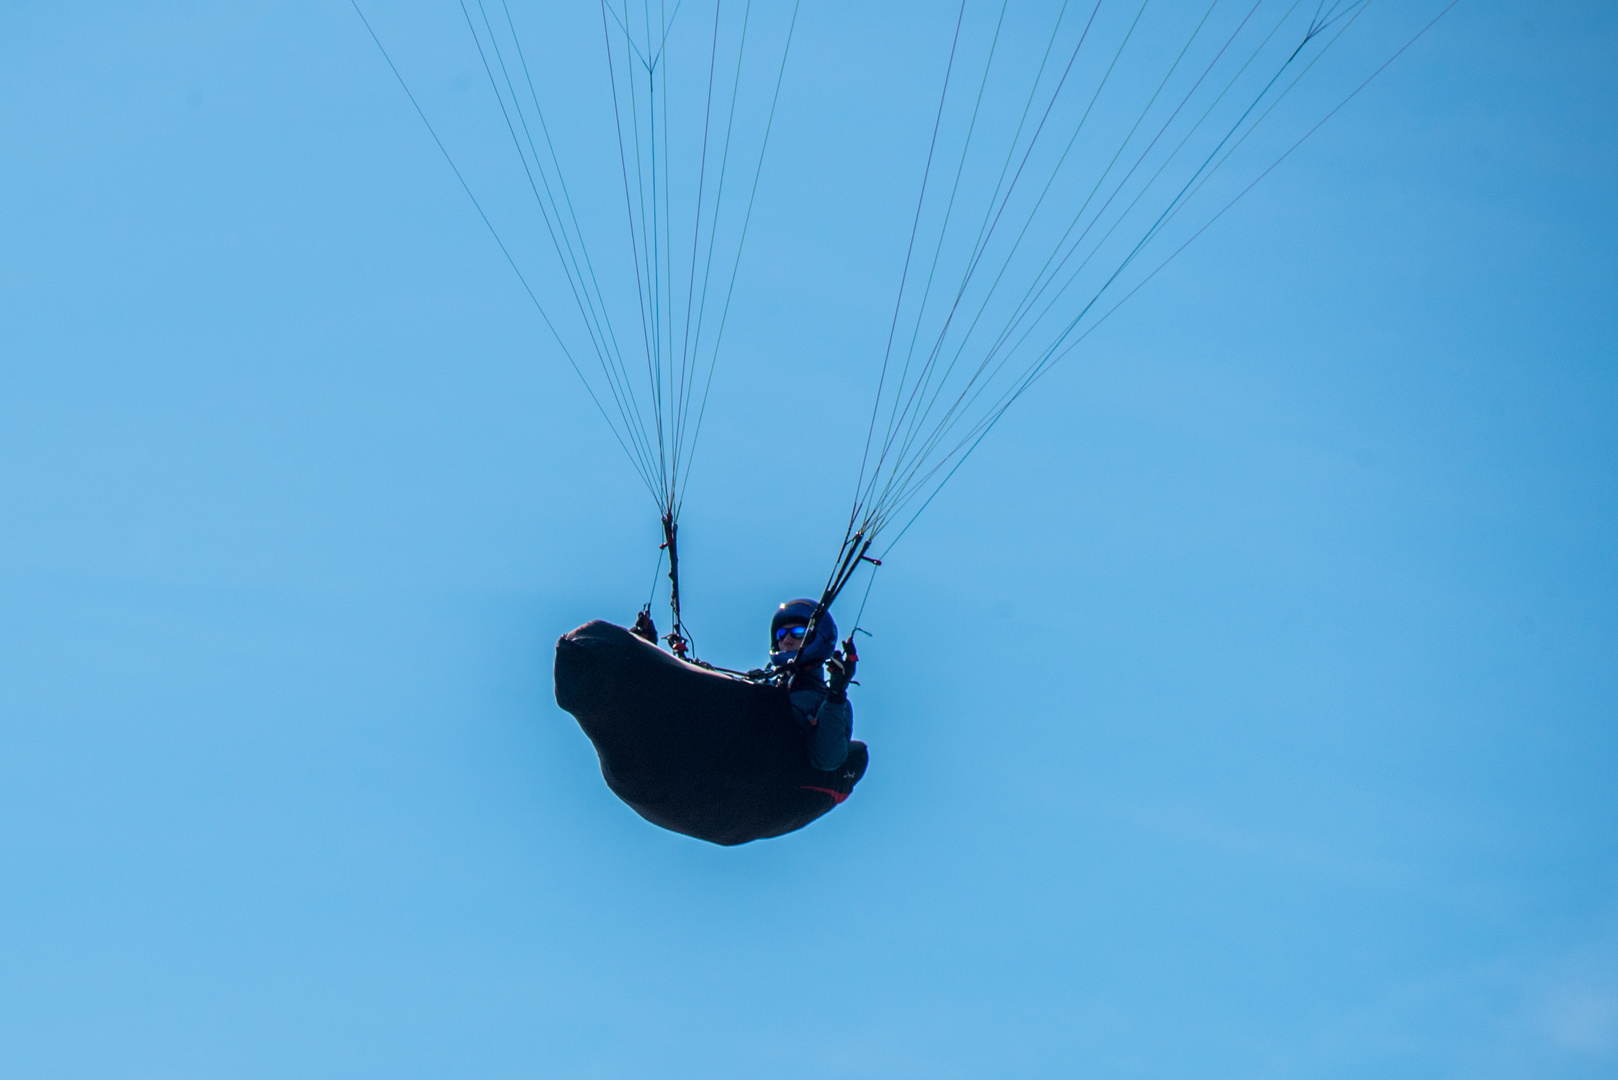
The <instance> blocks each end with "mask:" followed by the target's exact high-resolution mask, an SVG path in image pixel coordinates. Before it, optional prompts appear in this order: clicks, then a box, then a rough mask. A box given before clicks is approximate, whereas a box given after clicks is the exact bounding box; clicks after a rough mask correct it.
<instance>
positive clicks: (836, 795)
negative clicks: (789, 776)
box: [798, 784, 848, 803]
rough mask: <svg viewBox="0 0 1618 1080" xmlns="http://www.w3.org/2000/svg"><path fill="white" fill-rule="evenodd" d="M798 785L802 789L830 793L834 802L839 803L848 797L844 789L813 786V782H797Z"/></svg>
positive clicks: (824, 793)
mask: <svg viewBox="0 0 1618 1080" xmlns="http://www.w3.org/2000/svg"><path fill="white" fill-rule="evenodd" d="M798 787H799V788H800V789H802V790H803V791H818V792H820V793H821V794H823V795H830V796H831V797H832V801H833V802H834V803H841V802H842V801H843V800H844V799H846V798H848V792H846V791H833V790H832V789H831V788H824V787H815V786H814V785H813V784H799V785H798Z"/></svg>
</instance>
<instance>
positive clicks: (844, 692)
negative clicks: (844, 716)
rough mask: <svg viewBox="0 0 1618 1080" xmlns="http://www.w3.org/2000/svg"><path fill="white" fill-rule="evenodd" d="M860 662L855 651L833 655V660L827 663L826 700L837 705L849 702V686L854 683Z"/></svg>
mask: <svg viewBox="0 0 1618 1080" xmlns="http://www.w3.org/2000/svg"><path fill="white" fill-rule="evenodd" d="M858 661H859V657H858V656H857V655H855V653H854V650H852V649H850V650H848V653H847V655H844V654H843V653H832V655H831V659H830V660H827V661H826V674H827V676H828V677H827V679H826V700H827V701H830V702H833V703H835V704H839V705H840V704H842V703H843V702H845V701H847V700H848V684H849V683H851V682H853V681H854V668H855V667H856V665H857V663H858Z"/></svg>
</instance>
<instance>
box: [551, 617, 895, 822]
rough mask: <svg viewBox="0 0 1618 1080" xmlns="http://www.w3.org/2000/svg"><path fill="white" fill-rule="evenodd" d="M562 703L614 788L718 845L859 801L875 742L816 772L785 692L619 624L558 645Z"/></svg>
mask: <svg viewBox="0 0 1618 1080" xmlns="http://www.w3.org/2000/svg"><path fill="white" fill-rule="evenodd" d="M556 703H557V704H558V705H560V706H561V707H562V708H564V709H566V710H567V711H568V712H570V713H572V714H573V716H574V718H575V719H576V720H578V722H579V727H581V728H583V729H584V733H585V734H586V735H587V736H589V738H590V741H591V742H592V743H594V744H595V748H596V754H597V756H598V757H600V759H601V775H602V776H603V777H604V778H605V779H606V781H607V786H608V787H609V788H611V789H612V791H613V794H615V795H617V796H618V797H619V798H620V799H622V800H623V801H624V802H626V803H628V804H629V806H630V808H631V809H633V810H634V811H635V812H636V813H637V814H639V815H640V816H641V817H643V818H645V819H646V820H647V821H650V822H651V823H652V824H654V825H660V826H662V827H663V828H665V829H671V830H673V831H674V832H678V833H684V834H685V835H687V836H694V837H696V838H697V839H699V840H707V841H709V842H710V843H715V844H725V845H732V844H745V843H747V842H748V841H750V840H762V839H765V838H767V837H771V836H781V835H782V834H784V833H789V832H792V831H793V830H795V829H801V828H803V827H804V826H805V825H807V824H809V823H810V822H811V821H813V820H815V818H817V817H820V816H821V815H822V814H824V813H826V812H827V811H828V810H830V809H832V807H834V806H836V805H837V804H838V803H841V802H842V801H843V800H844V799H846V798H848V794H849V792H851V791H852V790H853V789H854V785H855V784H857V783H859V780H860V777H861V776H863V775H864V774H865V766H866V763H867V760H868V758H867V753H866V749H865V744H864V743H862V742H854V743H851V744H850V745H849V751H848V760H847V761H845V762H844V763H843V764H842V766H840V767H839V768H837V769H836V770H833V771H831V772H822V771H820V770H818V769H813V768H811V767H810V766H809V751H808V742H807V739H806V737H805V734H804V732H803V730H802V729H801V728H800V727H799V726H798V723H797V721H796V720H795V719H794V718H793V715H792V706H791V704H790V703H789V702H788V700H787V693H786V690H785V689H783V688H782V687H779V686H775V685H772V684H769V683H762V682H750V681H748V680H746V679H739V678H732V677H730V676H727V675H721V674H719V673H717V672H713V671H707V670H704V669H703V668H700V667H697V666H696V665H694V664H688V663H686V662H685V661H683V660H680V659H678V658H676V657H674V656H671V655H669V654H668V653H666V652H664V651H663V650H661V649H659V648H658V647H657V646H655V645H652V644H651V643H649V642H646V641H643V640H641V639H640V638H638V637H636V636H635V635H634V634H631V633H630V632H629V631H628V630H625V629H624V628H623V627H621V626H615V625H613V624H612V623H609V622H602V621H600V620H597V621H595V622H588V623H585V624H584V625H583V626H581V627H579V628H578V629H577V630H574V631H572V632H571V633H568V634H565V635H563V636H562V638H561V640H559V641H558V642H557V643H556Z"/></svg>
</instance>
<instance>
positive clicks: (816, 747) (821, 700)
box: [787, 665, 854, 772]
mask: <svg viewBox="0 0 1618 1080" xmlns="http://www.w3.org/2000/svg"><path fill="white" fill-rule="evenodd" d="M787 692H788V695H789V696H790V698H791V700H792V715H793V717H794V718H795V719H796V720H797V721H798V725H799V726H800V727H802V728H803V729H804V731H805V732H807V733H808V736H809V764H810V766H811V767H813V768H816V769H821V770H824V771H827V772H829V771H831V770H832V769H835V768H837V767H838V766H839V765H841V764H842V763H843V762H844V761H845V760H846V759H847V758H848V742H849V739H850V737H851V736H852V735H853V733H854V707H853V706H852V705H850V704H849V703H848V700H847V699H846V698H845V699H844V700H842V701H827V700H826V695H827V689H826V683H825V682H824V680H822V679H821V677H820V668H819V666H818V665H816V667H815V668H814V669H813V670H810V671H800V672H798V673H797V674H796V675H794V676H793V677H792V682H791V683H790V684H788V687H787Z"/></svg>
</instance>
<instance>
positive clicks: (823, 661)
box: [770, 599, 859, 772]
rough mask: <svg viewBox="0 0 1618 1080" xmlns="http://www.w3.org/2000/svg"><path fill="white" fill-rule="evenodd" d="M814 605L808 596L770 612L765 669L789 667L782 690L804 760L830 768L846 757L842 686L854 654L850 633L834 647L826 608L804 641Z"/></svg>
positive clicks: (847, 708) (849, 725)
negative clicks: (803, 742)
mask: <svg viewBox="0 0 1618 1080" xmlns="http://www.w3.org/2000/svg"><path fill="white" fill-rule="evenodd" d="M815 607H816V604H815V602H814V601H813V600H808V599H798V600H789V601H787V602H786V603H784V604H782V605H781V606H780V607H779V608H778V609H777V610H776V612H775V617H774V618H772V619H771V620H770V667H771V668H775V669H778V670H787V669H790V670H791V674H790V675H789V676H788V678H787V694H788V696H789V697H790V699H791V701H792V715H793V718H794V719H795V720H797V721H798V726H799V727H801V728H802V729H803V730H804V732H805V733H806V734H807V735H808V737H809V764H810V765H811V766H812V767H814V768H816V769H821V770H824V771H826V772H830V771H831V770H833V769H836V768H838V767H839V766H841V765H842V764H843V762H844V761H846V760H847V759H848V744H849V739H850V737H851V736H852V735H853V732H854V707H853V706H852V705H850V704H849V702H848V684H849V683H851V682H852V681H853V680H854V668H855V665H856V664H857V663H858V662H859V656H858V655H857V654H856V653H855V651H854V639H853V637H850V638H849V639H848V640H847V641H845V642H843V647H842V649H841V650H839V649H837V648H836V644H837V624H836V623H834V622H833V621H832V617H831V612H829V611H823V612H821V614H820V618H818V619H815V628H814V636H813V637H812V638H811V639H810V640H809V641H808V642H805V640H804V638H805V635H806V634H807V633H808V630H809V620H810V619H811V618H813V616H814V613H815ZM823 667H824V668H825V670H826V674H825V676H822V675H821V668H823Z"/></svg>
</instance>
